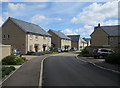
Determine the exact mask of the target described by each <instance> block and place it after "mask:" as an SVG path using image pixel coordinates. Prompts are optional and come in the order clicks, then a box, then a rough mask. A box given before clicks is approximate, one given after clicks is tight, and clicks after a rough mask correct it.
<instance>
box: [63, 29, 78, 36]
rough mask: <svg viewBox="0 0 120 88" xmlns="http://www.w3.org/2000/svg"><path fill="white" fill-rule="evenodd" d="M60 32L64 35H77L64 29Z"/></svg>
mask: <svg viewBox="0 0 120 88" xmlns="http://www.w3.org/2000/svg"><path fill="white" fill-rule="evenodd" d="M61 32H63V33H64V34H66V35H77V33H75V32H74V31H73V30H72V29H65V30H62V31H61Z"/></svg>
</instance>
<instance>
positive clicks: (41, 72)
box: [39, 57, 47, 87]
mask: <svg viewBox="0 0 120 88" xmlns="http://www.w3.org/2000/svg"><path fill="white" fill-rule="evenodd" d="M46 58H47V57H45V58H44V59H43V60H42V61H41V67H40V78H39V87H42V76H43V62H44V60H45V59H46Z"/></svg>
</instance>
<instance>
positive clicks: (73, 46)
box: [71, 41, 79, 49]
mask: <svg viewBox="0 0 120 88" xmlns="http://www.w3.org/2000/svg"><path fill="white" fill-rule="evenodd" d="M71 48H77V49H79V43H78V42H74V41H71Z"/></svg>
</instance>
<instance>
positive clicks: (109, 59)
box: [105, 53, 120, 64]
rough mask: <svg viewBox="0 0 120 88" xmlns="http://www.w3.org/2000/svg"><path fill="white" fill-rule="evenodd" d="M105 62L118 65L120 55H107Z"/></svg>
mask: <svg viewBox="0 0 120 88" xmlns="http://www.w3.org/2000/svg"><path fill="white" fill-rule="evenodd" d="M105 61H106V62H107V63H111V64H120V54H117V53H112V54H109V55H108V56H107V57H106V58H105Z"/></svg>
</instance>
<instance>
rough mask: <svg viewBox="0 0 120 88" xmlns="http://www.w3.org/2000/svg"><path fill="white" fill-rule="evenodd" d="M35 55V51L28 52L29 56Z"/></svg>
mask: <svg viewBox="0 0 120 88" xmlns="http://www.w3.org/2000/svg"><path fill="white" fill-rule="evenodd" d="M33 53H35V52H33V51H28V52H27V55H32V54H33Z"/></svg>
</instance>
